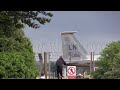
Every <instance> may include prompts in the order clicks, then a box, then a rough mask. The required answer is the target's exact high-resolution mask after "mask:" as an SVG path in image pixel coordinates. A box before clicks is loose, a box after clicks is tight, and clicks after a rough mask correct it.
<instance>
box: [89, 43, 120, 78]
mask: <svg viewBox="0 0 120 90" xmlns="http://www.w3.org/2000/svg"><path fill="white" fill-rule="evenodd" d="M99 59H100V60H99V61H98V69H97V70H96V71H95V72H92V74H91V75H92V76H93V78H96V79H120V41H117V42H112V43H110V44H109V45H107V47H106V48H105V49H104V50H103V51H102V52H101V57H100V58H99Z"/></svg>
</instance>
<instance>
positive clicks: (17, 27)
mask: <svg viewBox="0 0 120 90" xmlns="http://www.w3.org/2000/svg"><path fill="white" fill-rule="evenodd" d="M46 16H47V17H46ZM48 17H52V14H51V13H49V12H45V11H0V78H35V77H36V76H37V75H38V70H37V68H36V65H35V58H34V53H33V48H32V44H31V42H30V40H29V39H28V38H27V37H25V34H24V31H23V28H24V26H25V25H28V26H29V27H31V28H35V29H36V28H39V27H40V26H41V25H44V24H45V23H47V22H50V20H51V19H49V18H48Z"/></svg>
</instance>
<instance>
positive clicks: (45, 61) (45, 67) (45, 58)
mask: <svg viewBox="0 0 120 90" xmlns="http://www.w3.org/2000/svg"><path fill="white" fill-rule="evenodd" d="M44 73H45V78H46V79H47V52H44Z"/></svg>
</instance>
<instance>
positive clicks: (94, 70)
mask: <svg viewBox="0 0 120 90" xmlns="http://www.w3.org/2000/svg"><path fill="white" fill-rule="evenodd" d="M94 68H95V61H94V52H93V70H94ZM94 71H95V70H94Z"/></svg>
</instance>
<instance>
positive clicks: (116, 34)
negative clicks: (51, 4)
mask: <svg viewBox="0 0 120 90" xmlns="http://www.w3.org/2000/svg"><path fill="white" fill-rule="evenodd" d="M51 12H52V13H53V15H54V16H53V17H52V20H51V22H50V23H47V24H46V25H43V26H41V28H39V29H37V30H34V29H32V28H29V27H26V28H25V34H26V36H27V37H29V38H30V40H31V41H32V43H33V44H35V43H50V42H52V43H53V42H55V43H60V42H61V37H60V33H61V32H64V31H77V33H76V34H75V35H76V37H77V38H78V40H79V41H80V42H81V44H82V45H83V46H84V47H86V46H85V45H87V44H88V45H89V44H90V43H92V44H94V45H95V43H96V44H97V45H98V46H99V43H104V42H111V41H117V40H120V11H51ZM86 43H87V44H86ZM99 47H100V46H99ZM94 49H95V48H94Z"/></svg>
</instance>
